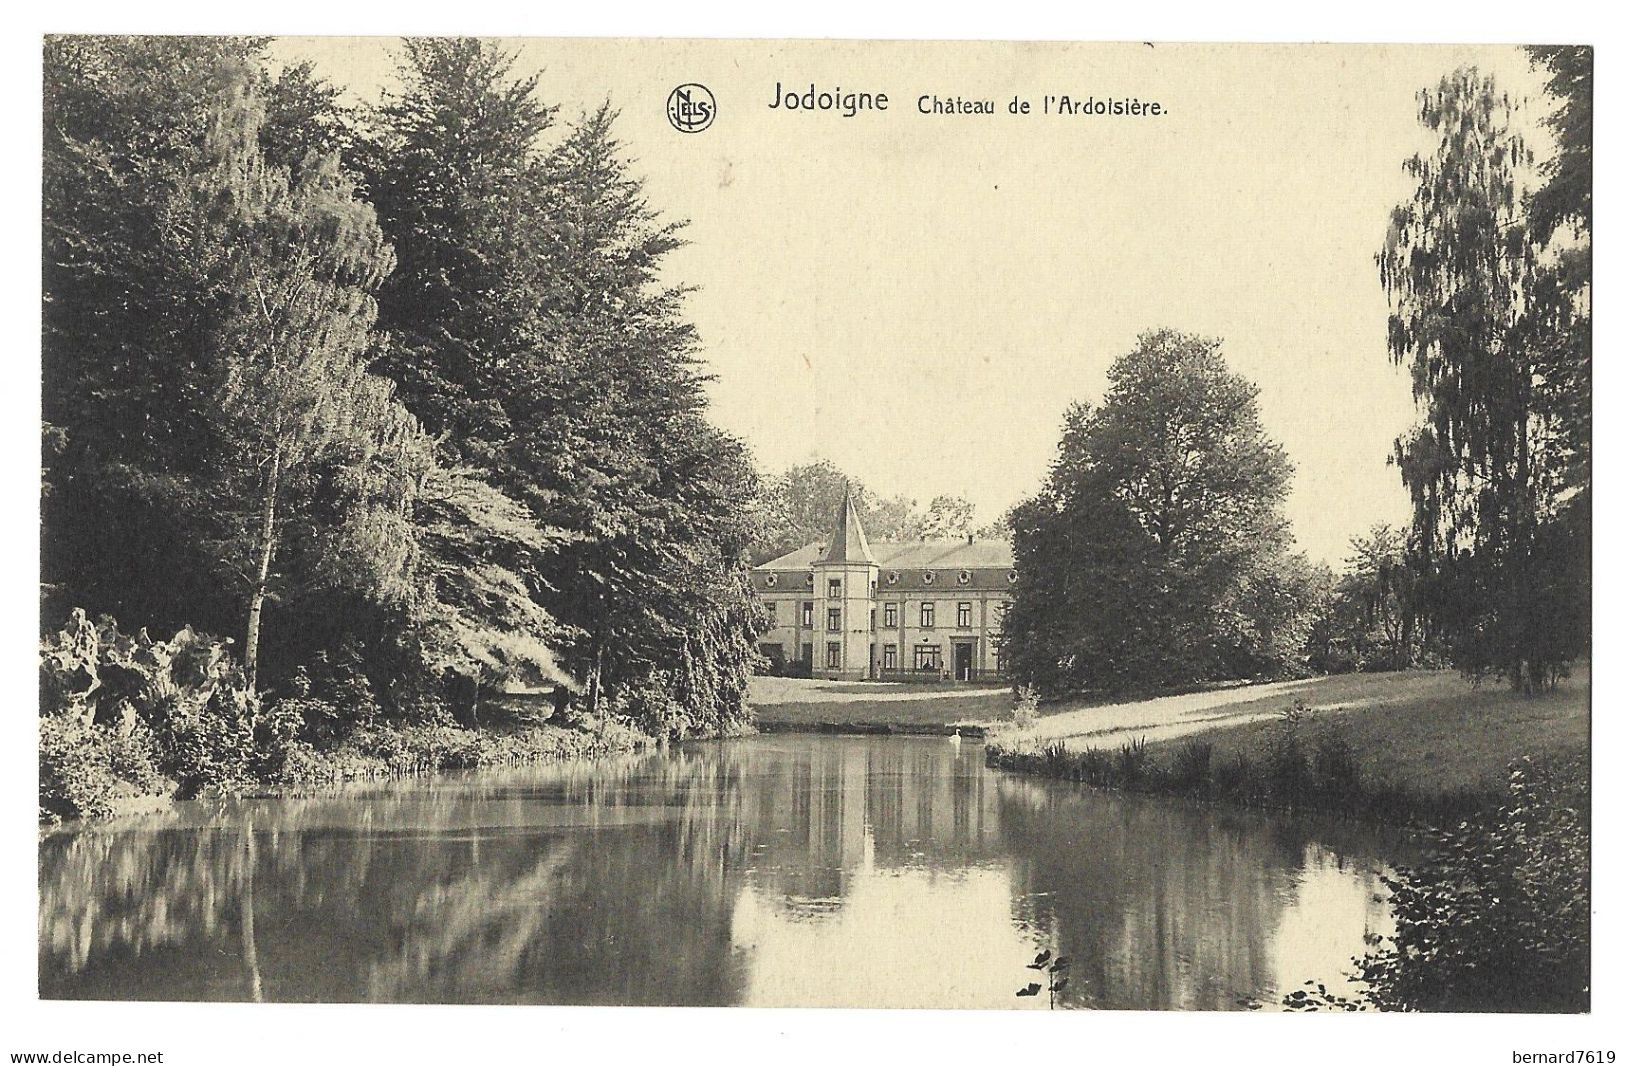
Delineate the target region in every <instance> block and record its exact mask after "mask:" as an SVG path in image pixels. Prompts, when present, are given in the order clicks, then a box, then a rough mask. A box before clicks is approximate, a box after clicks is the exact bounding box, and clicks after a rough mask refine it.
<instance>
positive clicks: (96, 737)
mask: <svg viewBox="0 0 1625 1066" xmlns="http://www.w3.org/2000/svg"><path fill="white" fill-rule="evenodd" d="M105 732H106V731H105V729H104V728H103V727H101V726H97V725H94V724H92V723H90V722H86V721H84V720H83V719H81V718H76V717H67V716H59V715H50V716H47V717H44V718H41V719H40V723H39V809H40V817H41V819H49V820H53V821H54V820H58V819H62V818H105V817H107V816H108V815H111V814H112V813H113V812H114V809H115V804H116V802H117V800H118V799H119V797H120V796H121V795H122V794H123V790H122V788H121V784H122V782H120V780H119V779H118V777H117V775H115V774H114V773H113V769H112V766H111V765H110V759H109V754H108V745H107V742H106V738H105Z"/></svg>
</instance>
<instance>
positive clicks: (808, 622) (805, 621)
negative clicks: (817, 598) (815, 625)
mask: <svg viewBox="0 0 1625 1066" xmlns="http://www.w3.org/2000/svg"><path fill="white" fill-rule="evenodd" d="M801 624H802V625H804V626H806V627H807V628H808V629H811V628H812V601H811V600H802V601H801Z"/></svg>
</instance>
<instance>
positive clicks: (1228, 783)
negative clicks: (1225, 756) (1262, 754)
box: [1213, 754, 1254, 803]
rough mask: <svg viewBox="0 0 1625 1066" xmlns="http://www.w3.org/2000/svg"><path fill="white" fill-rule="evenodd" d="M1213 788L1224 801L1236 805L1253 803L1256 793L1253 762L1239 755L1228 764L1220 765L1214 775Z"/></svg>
mask: <svg viewBox="0 0 1625 1066" xmlns="http://www.w3.org/2000/svg"><path fill="white" fill-rule="evenodd" d="M1213 786H1214V788H1215V789H1217V790H1218V793H1219V795H1220V796H1221V797H1222V798H1224V799H1227V800H1230V801H1232V802H1234V803H1249V802H1251V801H1252V798H1253V791H1254V779H1253V764H1252V760H1250V759H1248V758H1247V756H1245V755H1241V754H1237V755H1236V756H1235V758H1233V759H1231V760H1229V761H1228V762H1224V763H1220V764H1219V768H1218V770H1217V772H1215V774H1214V775H1213Z"/></svg>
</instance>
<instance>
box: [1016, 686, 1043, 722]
mask: <svg viewBox="0 0 1625 1066" xmlns="http://www.w3.org/2000/svg"><path fill="white" fill-rule="evenodd" d="M1010 721H1011V723H1012V724H1013V725H1014V726H1015V727H1016V728H1017V729H1019V730H1022V731H1024V732H1025V731H1026V730H1029V729H1031V728H1032V727H1033V725H1034V723H1036V722H1037V721H1038V687H1037V686H1036V685H1019V686H1017V687H1016V689H1015V704H1014V705H1013V706H1012V707H1011V708H1010Z"/></svg>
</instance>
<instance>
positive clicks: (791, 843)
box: [39, 735, 1399, 1009]
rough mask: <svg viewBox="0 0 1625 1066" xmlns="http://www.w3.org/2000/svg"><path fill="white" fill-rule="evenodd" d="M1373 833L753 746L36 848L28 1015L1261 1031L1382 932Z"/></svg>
mask: <svg viewBox="0 0 1625 1066" xmlns="http://www.w3.org/2000/svg"><path fill="white" fill-rule="evenodd" d="M1398 847H1399V844H1398V843H1397V842H1396V841H1394V840H1392V839H1389V838H1387V837H1385V836H1383V835H1381V834H1378V833H1377V832H1375V831H1374V830H1372V829H1371V828H1369V827H1361V826H1356V825H1353V824H1350V823H1345V822H1337V821H1322V820H1312V819H1304V818H1296V817H1289V816H1285V815H1279V814H1267V813H1261V812H1255V811H1244V810H1233V809H1222V808H1213V807H1205V806H1198V805H1193V804H1188V803H1185V802H1182V801H1178V800H1169V799H1153V798H1139V797H1123V796H1115V795H1106V794H1101V793H1096V792H1091V791H1089V790H1087V789H1084V788H1081V787H1080V786H1076V785H1071V784H1066V783H1062V782H1052V781H1044V780H1038V779H1032V778H1023V777H1013V776H1009V775H1005V774H1001V773H998V772H995V771H991V770H988V769H986V768H985V767H984V766H983V764H982V750H981V748H980V746H979V745H978V744H976V743H974V742H966V743H964V744H963V745H961V746H958V747H956V746H955V745H953V744H951V743H949V742H948V741H947V740H945V739H943V738H938V737H933V738H913V737H837V736H800V735H776V736H761V737H753V738H749V739H745V740H737V741H726V742H717V743H701V744H690V745H682V746H678V747H676V748H673V749H671V750H669V751H666V752H659V753H649V754H644V755H638V756H630V757H625V758H619V759H612V760H604V761H599V762H583V763H573V764H567V765H551V766H538V767H529V768H523V769H517V770H504V771H494V772H493V771H484V772H478V773H469V774H465V775H446V776H439V777H433V778H423V779H416V780H405V781H393V782H388V783H383V784H370V785H365V786H354V787H348V788H345V789H341V790H336V791H331V792H327V793H323V794H321V795H316V796H310V797H299V798H286V799H261V800H240V801H225V802H217V803H190V804H181V805H178V806H177V807H176V808H175V809H174V810H173V811H169V812H165V813H163V814H159V815H151V816H146V817H141V818H133V819H126V820H122V821H118V822H113V823H108V824H102V825H86V826H74V827H70V828H65V829H62V830H58V831H55V832H52V833H49V834H47V835H45V836H43V837H42V838H41V842H40V854H39V875H40V914H39V930H40V949H39V950H40V954H39V977H40V994H41V995H42V996H43V997H45V998H49V999H158V1000H265V1001H327V1002H356V1001H372V1002H397V1003H398V1002H405V1003H578V1004H579V1003H595V1004H687V1005H735V1004H738V1005H753V1006H849V1007H856V1006H863V1007H868V1006H899V1007H901V1006H919V1007H994V1008H1013V1007H1026V1008H1038V1009H1044V1008H1047V1007H1048V1006H1049V1001H1048V998H1047V997H1046V996H1043V995H1040V996H1035V997H1030V998H1017V997H1016V996H1015V992H1016V990H1017V989H1019V988H1021V987H1022V986H1024V985H1025V984H1027V982H1028V981H1029V980H1031V979H1033V977H1034V974H1033V972H1032V971H1031V970H1028V969H1026V968H1025V967H1026V964H1027V963H1029V962H1031V961H1032V960H1033V957H1034V954H1035V953H1036V952H1038V951H1040V950H1050V951H1054V952H1058V953H1061V954H1065V955H1067V956H1069V957H1070V958H1071V959H1072V960H1073V963H1072V971H1071V972H1072V979H1071V984H1070V986H1069V987H1068V988H1066V989H1065V990H1063V992H1062V993H1061V994H1060V996H1059V997H1058V1000H1059V1005H1064V1006H1068V1007H1099V1008H1116V1009H1237V1008H1238V1007H1240V1006H1243V1005H1245V1004H1247V1003H1250V1002H1256V1003H1262V1004H1264V1005H1265V1006H1268V1005H1271V1004H1274V1003H1277V1002H1278V1001H1279V999H1280V996H1281V995H1282V994H1283V993H1284V992H1287V991H1291V990H1292V989H1295V988H1297V987H1299V986H1300V985H1301V984H1302V983H1303V982H1304V981H1305V980H1307V979H1311V978H1314V979H1322V980H1326V982H1327V984H1328V986H1330V987H1334V988H1335V987H1339V986H1340V978H1341V975H1342V974H1343V973H1344V972H1345V971H1347V970H1348V969H1349V968H1350V967H1349V960H1350V957H1351V956H1354V955H1357V954H1359V953H1360V952H1361V951H1363V950H1364V938H1365V936H1366V935H1367V934H1368V933H1383V932H1387V931H1388V929H1389V917H1388V913H1387V908H1386V906H1385V905H1384V903H1383V902H1382V896H1383V889H1382V885H1381V883H1380V881H1379V875H1380V874H1381V873H1382V872H1383V871H1384V870H1385V868H1386V867H1385V862H1386V861H1388V860H1389V859H1391V858H1392V857H1393V856H1394V855H1395V854H1396V849H1397V848H1398Z"/></svg>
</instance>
